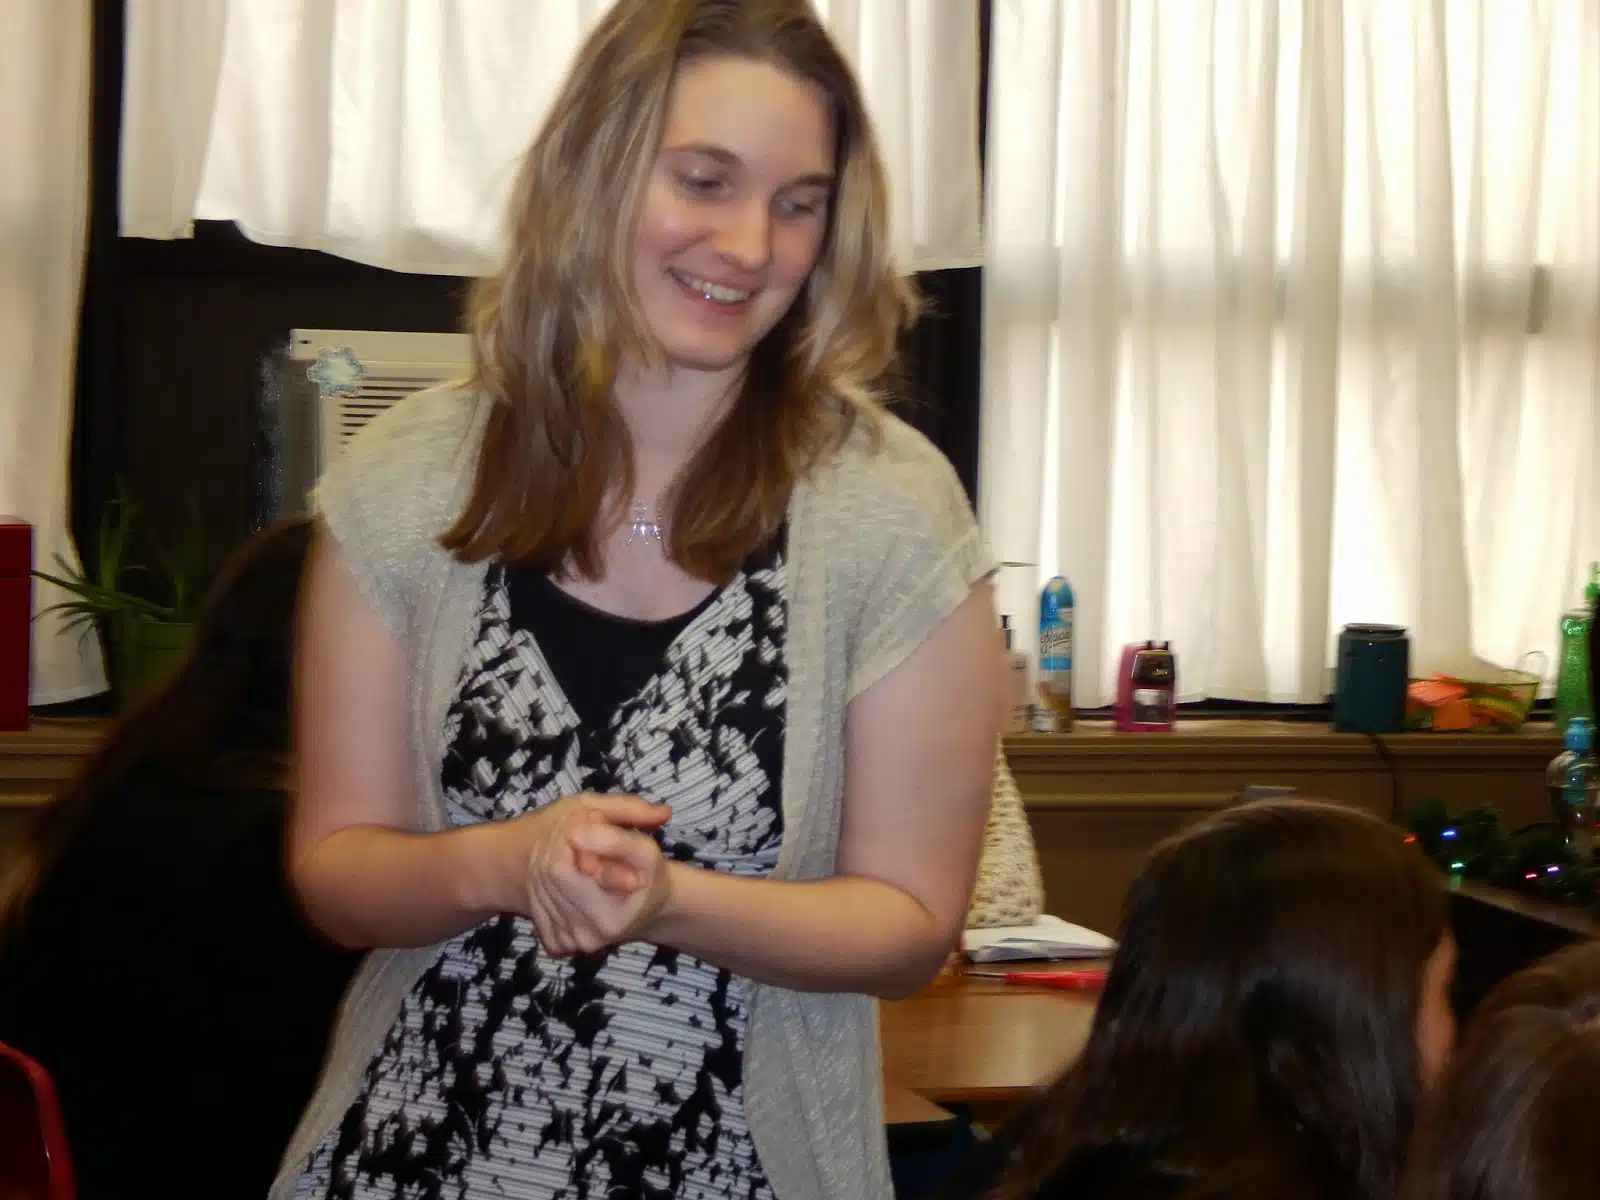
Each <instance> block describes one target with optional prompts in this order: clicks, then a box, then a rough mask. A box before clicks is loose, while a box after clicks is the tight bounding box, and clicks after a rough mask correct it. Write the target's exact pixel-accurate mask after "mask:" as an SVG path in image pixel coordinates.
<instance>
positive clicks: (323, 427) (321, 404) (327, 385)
mask: <svg viewBox="0 0 1600 1200" xmlns="http://www.w3.org/2000/svg"><path fill="white" fill-rule="evenodd" d="M289 358H290V360H291V361H292V362H294V363H296V364H301V363H303V364H305V370H306V374H307V378H309V379H310V380H311V382H312V383H314V384H315V385H316V388H317V397H318V405H317V433H316V444H317V452H318V453H317V463H316V471H317V473H318V474H320V473H321V470H322V468H324V467H325V466H327V464H328V463H330V462H332V461H333V460H334V459H335V458H337V457H338V456H339V453H340V452H341V451H342V450H343V449H344V447H345V444H346V443H347V442H349V440H350V439H351V438H352V437H354V436H355V435H356V434H357V433H359V432H360V430H361V428H362V427H363V426H364V425H366V423H367V422H368V421H370V420H372V419H373V418H374V417H376V416H377V415H378V414H379V413H381V412H383V411H384V410H385V409H386V408H389V407H391V406H392V405H394V404H395V403H397V402H398V401H400V400H402V399H404V398H405V397H406V396H409V395H410V394H411V393H412V392H420V391H422V390H423V389H425V388H430V387H435V386H437V385H438V384H441V383H449V382H451V381H452V380H457V379H461V378H462V377H463V376H465V375H466V374H467V373H468V371H469V370H470V369H471V366H472V343H471V341H470V340H469V339H468V338H467V336H466V335H465V334H462V333H390V332H380V331H374V330H355V329H296V330H294V331H293V332H292V333H290V335H289Z"/></svg>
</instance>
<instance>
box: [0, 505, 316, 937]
mask: <svg viewBox="0 0 1600 1200" xmlns="http://www.w3.org/2000/svg"><path fill="white" fill-rule="evenodd" d="M311 528H312V527H311V522H310V521H308V520H305V519H301V518H296V519H293V520H289V521H284V522H281V523H279V524H277V525H275V526H272V527H270V528H268V529H266V530H264V531H263V532H261V533H258V534H256V535H255V536H254V537H252V538H251V539H250V540H249V541H247V542H246V543H245V544H244V545H243V546H242V547H240V549H239V550H238V551H236V552H235V553H234V555H233V557H232V558H230V559H229V560H228V561H227V562H226V563H225V564H224V565H223V567H222V569H221V570H220V571H219V572H218V573H217V577H216V579H215V581H214V582H213V583H212V585H211V588H210V590H209V591H208V592H207V594H206V598H205V600H204V602H203V603H202V604H201V606H200V610H199V612H198V613H197V614H196V616H195V625H194V634H193V638H192V640H191V642H190V647H189V653H188V655H187V657H186V658H185V659H184V662H183V665H182V666H181V667H179V668H178V670H177V672H176V673H175V674H174V675H173V676H172V678H171V679H169V680H167V681H166V683H164V684H163V685H162V686H160V687H159V688H157V689H156V690H155V691H154V692H152V693H151V694H150V695H148V696H146V697H145V698H144V699H143V700H141V701H140V702H139V703H138V704H136V705H135V706H134V707H133V708H132V709H130V710H129V711H128V712H127V713H125V714H124V715H123V716H122V717H120V718H119V719H118V720H117V721H116V723H115V724H114V725H112V727H111V728H110V729H109V730H108V731H107V732H106V735H105V737H104V738H103V739H101V742H100V745H99V748H98V749H97V750H96V751H95V753H94V754H93V755H92V756H91V757H90V758H89V760H88V761H87V762H86V763H84V765H83V767H82V768H81V769H80V770H79V771H78V774H77V776H76V777H75V778H74V779H73V781H72V782H71V784H70V785H68V787H67V788H66V790H65V791H64V792H63V793H62V794H61V796H60V797H59V798H57V799H56V800H55V801H53V802H52V803H50V804H48V805H46V806H45V807H43V808H41V809H39V810H38V812H37V814H36V815H35V817H34V819H33V820H32V822H31V823H30V824H29V826H28V828H27V829H26V831H25V832H24V834H23V837H22V842H21V845H20V846H19V847H18V849H17V852H16V853H15V854H14V855H13V856H12V859H11V861H10V862H9V863H8V864H6V867H5V870H4V871H3V872H0V935H3V934H4V933H5V932H6V931H7V930H8V929H10V928H14V926H15V923H16V922H18V921H20V920H21V919H22V916H23V913H24V910H25V909H26V908H27V904H28V900H29V898H30V897H31V896H32V895H33V893H34V891H35V889H36V887H37V885H38V883H39V881H40V879H42V878H43V877H44V875H45V874H47V873H48V872H49V871H50V870H51V869H52V868H53V867H54V866H55V864H56V863H57V862H59V861H60V859H61V857H62V855H63V854H64V853H65V852H66V850H67V847H68V846H69V845H70V844H71V843H72V840H73V839H74V838H75V837H76V836H77V833H78V831H79V830H80V829H81V828H82V827H83V825H84V824H85V822H87V821H88V820H89V818H90V817H91V816H92V815H93V813H94V812H95V810H96V809H98V808H99V807H100V806H101V805H103V804H110V803H114V802H115V799H116V796H117V793H118V791H119V790H120V789H121V788H123V787H125V786H126V785H127V784H128V783H129V781H130V780H132V779H134V778H135V777H143V776H145V775H146V774H147V773H149V774H152V775H159V777H160V778H162V779H163V780H165V781H167V782H168V783H170V784H171V785H172V786H211V787H223V786H229V785H240V784H245V783H255V782H260V781H262V780H266V779H270V778H272V777H275V776H279V777H281V775H282V774H283V772H284V769H285V767H286V765H287V761H288V754H289V728H290V720H289V709H290V680H291V673H292V664H293V649H292V647H293V642H294V616H295V606H296V601H297V598H298V595H299V586H300V574H301V571H302V569H303V567H304V566H305V561H306V554H307V551H308V550H309V548H310V545H311Z"/></svg>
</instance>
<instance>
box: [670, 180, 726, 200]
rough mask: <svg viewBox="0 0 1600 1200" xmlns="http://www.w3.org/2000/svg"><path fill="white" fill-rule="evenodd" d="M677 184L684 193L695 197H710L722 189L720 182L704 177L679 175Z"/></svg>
mask: <svg viewBox="0 0 1600 1200" xmlns="http://www.w3.org/2000/svg"><path fill="white" fill-rule="evenodd" d="M678 183H679V184H680V185H681V186H682V187H683V189H684V191H686V192H691V193H693V194H694V195H696V196H710V195H712V194H714V193H715V192H716V191H717V190H718V189H720V188H721V187H722V180H720V179H713V178H710V177H708V176H705V175H680V176H678Z"/></svg>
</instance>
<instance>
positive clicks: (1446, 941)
mask: <svg viewBox="0 0 1600 1200" xmlns="http://www.w3.org/2000/svg"><path fill="white" fill-rule="evenodd" d="M1455 977H1456V940H1455V938H1453V937H1451V936H1450V934H1449V933H1446V934H1445V935H1444V937H1442V938H1440V939H1439V944H1438V945H1437V946H1435V947H1434V950H1433V953H1432V954H1430V955H1428V957H1427V959H1426V960H1425V961H1424V962H1423V964H1422V979H1421V983H1420V989H1419V991H1418V993H1417V1064H1418V1069H1419V1072H1420V1074H1421V1077H1422V1086H1423V1090H1424V1091H1430V1090H1432V1088H1433V1085H1434V1084H1435V1083H1436V1082H1437V1081H1438V1079H1439V1076H1440V1075H1441V1074H1443V1073H1444V1069H1445V1066H1446V1065H1447V1064H1448V1063H1449V1061H1450V1054H1451V1052H1452V1051H1453V1050H1454V1049H1455V1045H1456V1013H1455V1007H1454V1005H1452V1004H1451V1002H1450V992H1451V988H1452V986H1453V985H1454V983H1455Z"/></svg>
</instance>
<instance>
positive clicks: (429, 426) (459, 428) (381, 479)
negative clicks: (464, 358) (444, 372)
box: [319, 387, 488, 502]
mask: <svg viewBox="0 0 1600 1200" xmlns="http://www.w3.org/2000/svg"><path fill="white" fill-rule="evenodd" d="M487 403H488V402H487V401H486V400H485V399H484V398H483V396H482V395H481V394H480V393H478V392H472V391H464V390H461V389H459V388H455V387H438V388H429V389H428V390H427V391H423V392H416V393H414V394H413V395H410V396H407V397H406V398H405V399H403V400H401V401H400V402H399V403H397V404H395V405H394V406H393V407H391V408H389V409H387V410H385V411H384V412H382V413H380V414H379V415H378V416H376V417H374V418H373V419H372V421H370V422H369V423H368V424H367V425H366V426H365V427H363V428H362V430H361V431H360V432H359V433H357V434H356V435H355V437H353V438H351V439H350V441H349V442H348V443H346V445H345V447H344V450H343V452H342V453H341V454H340V456H339V458H338V460H337V461H335V462H333V463H330V464H329V465H328V469H327V472H326V473H325V475H324V476H323V479H322V480H321V481H320V483H319V490H320V488H322V487H326V486H327V485H328V484H329V483H330V482H342V481H345V480H350V481H359V482H360V483H361V484H363V486H364V487H365V488H367V489H368V490H374V489H379V488H388V489H392V490H393V492H394V495H393V496H392V497H390V498H391V499H393V500H396V501H401V502H404V501H405V500H406V498H407V497H415V496H417V495H418V494H419V493H427V492H431V491H436V490H439V489H440V488H441V487H446V486H447V485H450V484H453V483H454V482H455V481H456V480H457V479H458V478H459V476H460V475H461V473H462V471H463V470H466V469H470V464H471V461H472V456H473V450H474V449H475V446H474V445H473V442H474V438H473V434H474V432H475V431H476V429H477V427H478V424H479V419H480V414H481V413H482V412H483V410H484V409H485V408H486V406H487Z"/></svg>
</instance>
